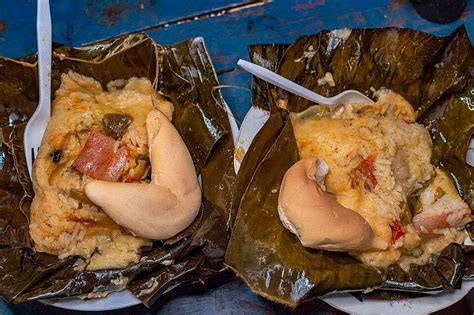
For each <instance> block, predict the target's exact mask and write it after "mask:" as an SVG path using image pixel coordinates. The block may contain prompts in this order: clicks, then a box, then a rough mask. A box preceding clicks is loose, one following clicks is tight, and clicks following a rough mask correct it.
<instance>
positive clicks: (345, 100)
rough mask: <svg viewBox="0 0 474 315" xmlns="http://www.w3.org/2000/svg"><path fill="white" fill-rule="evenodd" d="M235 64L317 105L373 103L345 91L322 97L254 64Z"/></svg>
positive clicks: (363, 96) (357, 94) (352, 92)
mask: <svg viewBox="0 0 474 315" xmlns="http://www.w3.org/2000/svg"><path fill="white" fill-rule="evenodd" d="M237 64H238V65H239V66H241V67H242V68H244V69H245V70H247V71H248V72H250V73H251V74H253V75H254V76H256V77H258V78H260V79H262V80H264V81H267V82H269V83H271V84H273V85H275V86H278V87H279V88H282V89H284V90H286V91H288V92H291V93H293V94H296V95H298V96H301V97H303V98H305V99H307V100H310V101H313V102H315V103H317V104H321V105H328V106H330V105H337V104H351V103H367V104H372V103H374V101H372V100H371V99H370V98H368V97H367V96H365V95H364V94H362V93H360V92H358V91H355V90H346V91H344V92H342V93H339V94H337V95H336V96H333V97H324V96H322V95H319V94H318V93H315V92H313V91H311V90H308V89H307V88H304V87H302V86H301V85H298V84H296V83H295V82H293V81H290V80H288V79H286V78H284V77H282V76H281V75H278V74H276V73H275V72H272V71H270V70H268V69H265V68H263V67H261V66H258V65H256V64H254V63H251V62H248V61H245V60H242V59H239V61H238V62H237Z"/></svg>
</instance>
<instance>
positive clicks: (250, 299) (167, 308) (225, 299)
mask: <svg viewBox="0 0 474 315" xmlns="http://www.w3.org/2000/svg"><path fill="white" fill-rule="evenodd" d="M10 309H11V311H12V312H13V314H18V315H23V314H48V315H49V314H50V315H63V314H64V315H68V314H71V315H73V314H74V315H78V314H84V315H91V314H101V315H109V314H127V315H128V314H323V315H324V314H328V315H329V314H337V315H338V314H345V313H344V312H341V311H338V310H336V309H335V308H333V307H331V306H329V305H328V304H326V303H324V302H322V301H321V300H314V301H312V302H308V303H306V304H304V305H302V306H300V307H298V308H296V309H295V310H290V309H288V308H285V307H283V306H281V305H279V304H276V303H272V302H269V301H267V300H264V299H263V298H260V297H258V296H256V295H255V294H253V293H252V292H250V290H249V289H248V288H247V287H246V286H245V285H244V284H243V283H242V282H241V281H238V280H233V281H231V282H229V283H226V284H224V285H222V286H220V287H219V288H218V289H213V290H211V291H208V292H206V293H203V294H200V295H188V296H182V297H179V298H175V299H173V300H171V301H166V300H165V301H160V303H155V304H154V305H153V307H151V308H147V307H145V306H143V305H137V306H134V307H129V308H126V309H121V310H116V311H105V312H77V311H69V310H64V309H59V308H55V307H52V306H47V305H43V304H41V303H39V302H29V303H23V304H18V305H10ZM434 314H436V315H445V314H446V315H453V314H474V290H471V291H470V292H469V294H468V295H467V296H466V297H465V298H464V299H462V300H461V301H459V302H458V303H456V304H454V305H452V306H451V307H449V308H447V309H445V310H443V311H440V312H436V313H434Z"/></svg>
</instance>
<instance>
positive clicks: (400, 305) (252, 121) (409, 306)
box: [234, 107, 474, 314]
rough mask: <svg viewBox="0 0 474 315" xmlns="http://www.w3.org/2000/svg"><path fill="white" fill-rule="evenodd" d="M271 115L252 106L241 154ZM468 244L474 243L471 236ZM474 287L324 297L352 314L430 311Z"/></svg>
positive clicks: (473, 155) (472, 148) (472, 156)
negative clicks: (383, 296)
mask: <svg viewBox="0 0 474 315" xmlns="http://www.w3.org/2000/svg"><path fill="white" fill-rule="evenodd" d="M268 118H269V112H268V111H265V110H262V109H259V108H256V107H252V108H251V109H250V110H249V112H248V113H247V115H246V116H245V118H244V120H243V122H242V125H241V126H240V132H239V138H238V140H237V149H236V150H242V151H241V152H240V154H239V156H240V157H243V155H244V154H245V152H247V150H248V148H249V147H250V144H251V143H252V140H253V138H254V137H255V135H256V134H257V133H258V131H259V130H260V129H261V128H262V126H263V125H264V124H265V122H266V121H267V120H268ZM467 161H468V163H469V164H470V165H472V166H474V139H471V142H470V145H469V150H468V152H467ZM240 162H241V161H238V160H237V159H236V158H234V168H235V171H236V172H238V171H239V168H240ZM465 244H469V245H473V243H472V242H471V241H470V240H469V239H468V240H466V243H465ZM472 288H474V281H464V282H463V284H462V287H461V288H460V289H458V290H452V291H447V292H443V293H439V294H436V295H431V296H423V297H417V298H412V299H404V300H399V301H377V300H367V301H363V302H361V301H359V300H358V299H356V298H355V297H353V296H352V295H351V294H349V293H332V294H328V295H325V296H322V297H321V298H320V299H321V300H323V301H325V302H326V303H328V304H330V305H331V306H333V307H335V308H337V309H339V310H341V311H344V312H348V313H359V314H361V313H362V314H380V313H383V314H426V313H432V312H436V311H439V310H441V309H444V308H446V307H448V306H450V305H452V304H454V303H456V302H457V301H459V300H460V299H462V298H463V297H464V296H465V295H466V294H467V293H468V292H469V290H471V289H472Z"/></svg>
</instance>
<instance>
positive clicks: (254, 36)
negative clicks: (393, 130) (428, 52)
mask: <svg viewBox="0 0 474 315" xmlns="http://www.w3.org/2000/svg"><path fill="white" fill-rule="evenodd" d="M238 2H244V1H239V0H212V1H210V0H209V1H208V0H161V1H159V0H156V1H153V0H141V1H139V0H133V1H132V0H122V1H113V2H112V1H100V0H89V1H73V0H51V7H52V18H53V24H54V25H53V38H54V40H55V41H56V42H62V43H65V44H69V45H80V44H83V43H87V42H91V41H96V40H100V39H104V38H108V37H112V36H115V35H118V34H122V33H128V32H132V31H138V30H141V29H145V28H149V27H152V26H154V25H158V24H163V23H166V21H170V20H176V19H178V18H183V17H189V16H193V15H199V14H204V13H206V12H209V11H212V10H215V9H216V8H221V7H224V6H228V5H230V4H233V3H238ZM472 10H474V0H468V9H467V10H466V11H465V13H464V14H463V16H462V18H461V19H460V20H458V21H456V22H455V23H452V24H447V25H439V24H433V23H430V22H427V21H425V20H423V19H421V18H420V17H419V16H418V15H417V14H416V12H415V11H414V9H413V8H412V7H411V5H410V3H409V1H408V0H391V1H390V0H371V1H365V0H364V1H358V0H354V1H350V0H331V1H330V0H313V1H309V0H275V1H274V2H271V3H267V4H264V5H262V6H257V7H253V8H250V9H243V10H238V11H235V12H232V13H228V14H225V15H221V16H215V17H209V18H204V19H199V20H196V21H192V22H189V23H185V24H181V25H172V26H169V27H167V28H161V29H158V30H154V31H150V32H148V34H149V35H150V36H152V37H153V38H154V39H155V40H156V41H158V42H159V43H162V44H168V43H174V42H177V41H180V40H183V39H186V38H189V37H196V36H202V37H204V38H205V40H206V43H207V46H208V48H209V51H210V54H211V57H212V59H213V61H214V63H215V66H216V69H217V70H222V69H227V68H230V67H234V66H235V63H236V61H237V60H238V59H239V58H246V57H247V52H246V46H247V45H249V44H255V43H264V42H266V43H269V42H279V43H288V42H291V41H293V40H294V39H296V38H297V37H298V36H301V35H304V34H312V33H316V32H318V31H320V30H323V29H335V28H342V27H349V28H355V27H365V28H366V27H384V26H399V27H409V28H414V29H417V30H422V31H426V32H430V33H433V34H436V35H446V34H448V33H450V32H451V31H452V30H453V29H454V28H456V27H457V26H459V25H460V24H465V25H466V28H467V30H468V33H469V35H470V37H471V38H472V39H474V16H473V15H472ZM35 11H36V1H33V0H0V55H3V56H9V57H18V56H23V55H27V54H29V53H32V52H33V51H35V50H36V39H35V38H36V36H35V16H36V13H35ZM219 78H220V81H221V84H227V85H236V86H241V87H244V88H248V87H249V86H250V83H251V76H250V75H248V74H247V73H245V72H243V71H241V70H236V71H232V72H229V73H225V74H223V75H221V76H220V77H219ZM223 93H224V96H225V98H226V100H227V102H228V103H229V105H230V106H231V109H232V110H233V111H234V112H235V115H236V117H237V118H238V119H239V120H241V119H242V118H243V117H244V115H245V113H246V111H247V109H248V108H249V106H250V94H249V92H248V91H245V90H241V89H223ZM465 301H467V302H471V303H474V293H473V292H471V293H470V295H469V296H468V298H467V299H465ZM5 307H6V305H5V304H4V303H3V302H1V301H0V314H9V313H8V312H10V311H11V310H12V309H13V311H14V312H15V313H16V314H31V313H49V314H64V311H62V310H58V309H53V308H51V307H46V306H40V305H39V304H38V303H27V304H24V305H20V306H15V307H13V308H10V309H8V308H5ZM472 309H474V305H471V310H472ZM156 311H157V309H156V308H155V309H152V310H151V311H150V313H156ZM330 311H331V308H329V307H327V306H325V305H324V304H321V303H318V302H314V303H310V304H307V305H305V306H304V307H303V308H302V309H299V310H297V312H296V313H300V314H305V313H324V312H326V313H327V312H330ZM126 312H127V313H130V314H133V313H142V312H145V309H144V307H143V306H139V307H135V308H132V309H129V310H127V311H126ZM231 312H233V313H238V314H241V313H251V314H275V313H277V314H283V313H286V312H287V310H286V309H284V308H282V307H280V306H278V305H276V304H274V303H270V302H268V301H265V300H263V299H261V298H259V297H257V296H256V295H254V294H253V293H251V292H250V290H248V289H247V288H246V287H245V286H244V285H243V284H242V283H241V282H240V281H238V280H236V281H233V282H231V283H229V284H226V285H224V286H222V287H220V288H218V289H216V290H213V291H211V292H208V293H205V294H203V295H201V296H188V297H182V298H178V299H175V300H173V301H171V302H170V303H168V304H166V305H165V306H164V307H163V309H161V312H160V313H163V314H180V313H199V314H216V313H226V314H227V313H231ZM332 312H333V313H334V310H332ZM471 312H472V311H471ZM452 313H453V314H454V313H456V312H455V311H452ZM458 313H459V312H458Z"/></svg>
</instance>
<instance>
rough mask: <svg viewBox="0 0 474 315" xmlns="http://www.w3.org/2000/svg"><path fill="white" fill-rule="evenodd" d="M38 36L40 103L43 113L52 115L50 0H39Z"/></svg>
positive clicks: (48, 115)
mask: <svg viewBox="0 0 474 315" xmlns="http://www.w3.org/2000/svg"><path fill="white" fill-rule="evenodd" d="M37 5H38V8H37V16H36V38H37V44H38V77H39V86H40V89H39V91H40V92H39V104H38V106H43V107H45V108H41V110H40V113H41V115H44V116H46V117H47V118H49V117H50V116H51V106H50V102H51V12H50V8H49V0H38V1H37Z"/></svg>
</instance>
